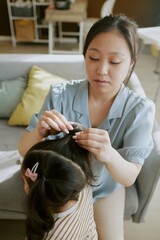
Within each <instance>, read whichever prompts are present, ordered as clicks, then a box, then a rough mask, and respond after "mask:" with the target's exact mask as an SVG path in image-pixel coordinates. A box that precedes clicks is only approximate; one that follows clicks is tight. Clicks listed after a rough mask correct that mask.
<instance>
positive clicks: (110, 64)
mask: <svg viewBox="0 0 160 240" xmlns="http://www.w3.org/2000/svg"><path fill="white" fill-rule="evenodd" d="M85 59H86V73H87V77H88V81H89V83H90V91H96V93H98V92H99V93H101V94H102V93H110V94H112V95H116V94H117V92H118V91H119V89H120V87H121V84H122V82H123V81H124V80H125V78H126V76H127V75H128V72H129V71H130V67H131V54H130V50H129V47H128V45H127V42H126V41H125V39H124V38H123V36H122V35H121V34H120V33H118V32H117V31H111V32H107V33H100V34H98V35H97V36H96V37H95V38H94V39H93V40H92V41H91V43H90V44H89V46H88V49H87V52H86V56H85Z"/></svg>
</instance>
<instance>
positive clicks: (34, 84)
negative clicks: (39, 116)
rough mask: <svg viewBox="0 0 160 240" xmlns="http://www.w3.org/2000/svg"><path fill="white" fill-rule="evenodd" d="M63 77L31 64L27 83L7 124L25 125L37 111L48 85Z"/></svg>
mask: <svg viewBox="0 0 160 240" xmlns="http://www.w3.org/2000/svg"><path fill="white" fill-rule="evenodd" d="M64 80H65V79H63V78H61V77H59V76H56V75H52V74H51V73H49V72H47V71H45V70H44V69H42V68H40V67H37V66H32V68H31V69H30V72H29V79H28V85H27V88H26V89H25V91H24V93H23V95H22V98H21V101H20V102H19V104H18V105H17V107H16V109H15V110H14V112H13V114H12V115H11V117H10V119H9V121H8V124H9V125H20V126H26V125H28V123H29V120H30V118H31V116H32V114H34V113H38V112H39V110H40V109H41V107H42V104H43V102H44V99H45V97H46V95H47V93H48V91H49V88H50V85H51V84H55V83H60V82H62V81H64Z"/></svg>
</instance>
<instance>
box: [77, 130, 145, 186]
mask: <svg viewBox="0 0 160 240" xmlns="http://www.w3.org/2000/svg"><path fill="white" fill-rule="evenodd" d="M74 139H75V141H76V142H77V143H79V144H80V145H81V147H83V148H85V149H87V150H88V151H90V152H91V153H93V154H94V155H95V157H96V159H97V161H101V162H103V163H104V164H105V166H106V168H107V170H108V171H109V172H110V174H111V176H112V177H113V179H114V180H115V181H117V182H119V183H120V184H122V185H124V186H125V187H128V186H130V185H132V184H133V183H134V181H135V180H136V178H137V176H138V174H139V172H140V170H141V165H140V164H136V163H133V162H129V161H127V160H125V159H124V158H123V157H122V156H121V155H120V154H119V153H118V152H117V151H116V150H115V149H114V148H113V147H112V146H111V143H110V138H109V135H108V132H107V131H105V130H102V129H96V128H89V129H87V130H86V131H84V132H82V133H78V134H77V135H76V136H74Z"/></svg>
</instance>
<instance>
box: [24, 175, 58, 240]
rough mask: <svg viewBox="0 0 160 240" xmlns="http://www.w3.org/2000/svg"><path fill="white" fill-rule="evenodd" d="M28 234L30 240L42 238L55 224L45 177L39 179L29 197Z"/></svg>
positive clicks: (45, 236)
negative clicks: (48, 200) (49, 205)
mask: <svg viewBox="0 0 160 240" xmlns="http://www.w3.org/2000/svg"><path fill="white" fill-rule="evenodd" d="M26 203H27V221H26V234H27V239H28V240H42V239H46V238H47V233H48V232H49V231H50V229H51V228H52V227H53V226H54V219H53V217H52V214H51V212H50V210H49V207H48V202H47V199H46V193H45V179H38V180H37V181H36V182H35V183H34V184H33V186H32V188H31V190H30V191H29V194H28V197H27V202H26Z"/></svg>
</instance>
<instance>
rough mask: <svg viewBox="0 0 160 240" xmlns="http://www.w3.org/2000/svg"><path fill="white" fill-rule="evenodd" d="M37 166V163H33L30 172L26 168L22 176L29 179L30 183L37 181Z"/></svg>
mask: <svg viewBox="0 0 160 240" xmlns="http://www.w3.org/2000/svg"><path fill="white" fill-rule="evenodd" d="M38 166H39V162H37V163H35V164H34V166H33V167H32V169H31V170H30V169H29V168H27V169H26V171H25V174H24V175H25V176H26V177H29V178H30V179H31V180H32V182H35V181H36V180H37V177H38V173H36V171H37V168H38Z"/></svg>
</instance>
